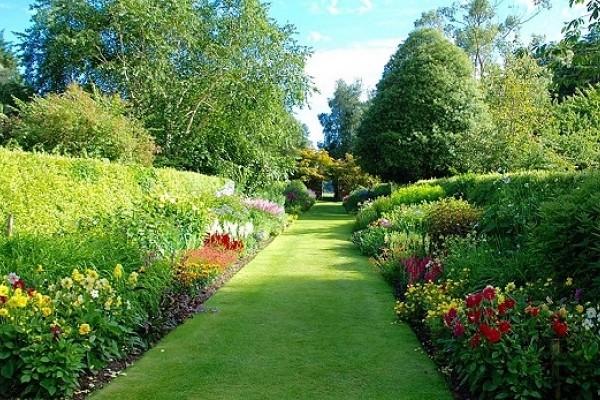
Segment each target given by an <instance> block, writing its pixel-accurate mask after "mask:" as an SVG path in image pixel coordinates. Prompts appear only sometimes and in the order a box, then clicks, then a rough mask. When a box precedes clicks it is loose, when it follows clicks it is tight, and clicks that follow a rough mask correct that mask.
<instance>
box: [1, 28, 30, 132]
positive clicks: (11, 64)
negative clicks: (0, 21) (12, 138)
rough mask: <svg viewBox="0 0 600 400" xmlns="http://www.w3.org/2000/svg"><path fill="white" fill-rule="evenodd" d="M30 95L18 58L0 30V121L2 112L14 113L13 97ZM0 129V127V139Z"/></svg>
mask: <svg viewBox="0 0 600 400" xmlns="http://www.w3.org/2000/svg"><path fill="white" fill-rule="evenodd" d="M30 95H31V91H30V89H29V88H28V87H27V86H25V84H24V83H23V81H22V78H21V75H20V74H19V70H18V60H17V57H16V55H15V54H14V53H13V51H12V48H11V45H10V43H8V42H6V41H5V40H4V31H3V30H0V123H1V122H2V114H6V115H12V114H14V111H13V110H14V107H15V101H14V98H17V99H19V100H23V101H25V100H26V99H28V98H29V97H30ZM1 132H2V129H0V140H2V136H1Z"/></svg>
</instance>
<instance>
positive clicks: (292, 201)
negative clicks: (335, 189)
mask: <svg viewBox="0 0 600 400" xmlns="http://www.w3.org/2000/svg"><path fill="white" fill-rule="evenodd" d="M283 195H284V196H285V212H286V213H289V214H300V213H302V212H305V211H308V210H310V208H311V207H312V206H313V205H314V204H315V202H316V195H315V193H314V192H310V191H309V189H307V188H306V185H305V184H304V183H302V181H299V180H293V181H291V182H290V183H288V185H287V186H286V188H285V190H284V192H283Z"/></svg>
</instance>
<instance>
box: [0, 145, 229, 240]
mask: <svg viewBox="0 0 600 400" xmlns="http://www.w3.org/2000/svg"><path fill="white" fill-rule="evenodd" d="M225 183H226V180H225V179H222V178H217V177H209V176H205V175H200V174H196V173H192V172H180V171H175V170H172V169H155V168H149V167H142V166H131V165H127V166H126V165H120V164H111V163H106V162H102V161H98V160H90V159H74V158H66V157H58V156H50V155H45V154H33V153H26V152H21V151H10V150H7V149H3V148H0V223H1V224H2V225H4V223H5V221H7V219H8V217H9V216H10V215H12V216H14V233H36V234H52V233H55V232H59V231H70V230H71V229H73V228H74V227H75V226H76V224H77V222H78V221H80V220H81V219H82V218H84V217H90V216H93V215H110V214H113V213H114V212H116V211H117V210H118V209H122V208H125V209H128V208H131V207H132V205H133V203H134V202H135V201H136V200H138V199H141V198H142V197H143V196H147V195H157V196H158V195H161V194H164V193H168V194H170V195H171V196H174V197H177V198H180V199H185V198H189V197H203V198H206V199H207V200H208V199H209V198H213V197H214V195H215V193H216V192H217V191H218V190H219V189H220V188H222V187H223V186H224V185H225ZM0 232H2V234H3V233H4V229H2V230H1V231H0Z"/></svg>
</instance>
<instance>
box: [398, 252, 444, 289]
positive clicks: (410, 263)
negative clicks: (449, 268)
mask: <svg viewBox="0 0 600 400" xmlns="http://www.w3.org/2000/svg"><path fill="white" fill-rule="evenodd" d="M401 263H402V264H403V265H404V268H405V269H406V272H407V274H408V284H409V285H412V284H414V283H415V282H416V281H419V280H422V281H424V282H430V281H432V282H433V281H435V280H436V279H437V278H438V276H439V275H440V274H441V273H442V265H441V264H440V263H439V262H437V261H435V260H434V259H433V257H431V256H426V257H423V258H421V257H418V256H411V257H407V258H405V259H404V260H401Z"/></svg>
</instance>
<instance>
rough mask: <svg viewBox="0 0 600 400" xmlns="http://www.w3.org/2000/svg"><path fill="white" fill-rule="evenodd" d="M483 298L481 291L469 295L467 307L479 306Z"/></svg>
mask: <svg viewBox="0 0 600 400" xmlns="http://www.w3.org/2000/svg"><path fill="white" fill-rule="evenodd" d="M482 300H483V295H482V294H481V293H475V294H472V295H470V296H468V297H467V307H469V308H475V307H479V305H480V304H481V302H482Z"/></svg>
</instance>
